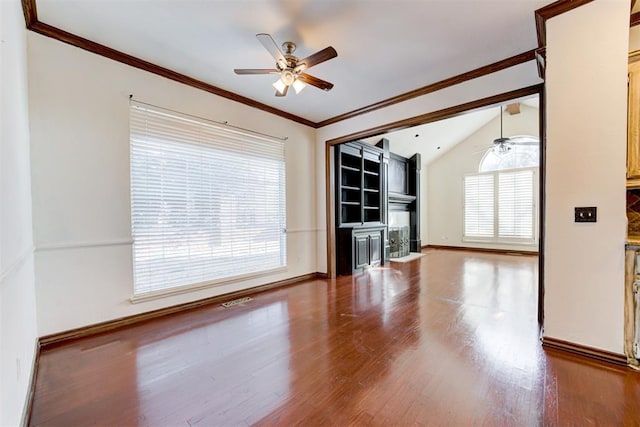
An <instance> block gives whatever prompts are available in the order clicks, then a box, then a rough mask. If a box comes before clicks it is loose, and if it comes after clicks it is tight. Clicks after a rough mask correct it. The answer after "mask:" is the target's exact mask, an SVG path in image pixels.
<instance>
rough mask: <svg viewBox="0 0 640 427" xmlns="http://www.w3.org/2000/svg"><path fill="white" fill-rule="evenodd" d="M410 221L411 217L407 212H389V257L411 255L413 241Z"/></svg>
mask: <svg viewBox="0 0 640 427" xmlns="http://www.w3.org/2000/svg"><path fill="white" fill-rule="evenodd" d="M409 220H410V215H409V212H407V211H391V212H389V246H390V253H389V256H390V257H391V258H400V257H403V256H407V255H409V252H410V249H409V243H410V240H411V236H410V227H409Z"/></svg>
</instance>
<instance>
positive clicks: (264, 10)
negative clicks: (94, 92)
mask: <svg viewBox="0 0 640 427" xmlns="http://www.w3.org/2000/svg"><path fill="white" fill-rule="evenodd" d="M25 1H26V2H27V3H29V2H32V3H34V4H35V6H36V8H37V19H38V21H39V22H41V23H44V24H48V25H49V26H52V27H55V28H56V29H59V30H63V31H65V32H68V33H71V34H72V35H74V36H79V37H81V38H83V39H87V40H89V41H91V42H95V43H98V44H100V45H104V46H107V47H109V48H112V49H115V50H117V51H119V52H122V53H125V54H128V55H131V56H133V57H136V58H139V59H142V60H144V61H148V62H150V63H152V64H155V65H158V66H160V67H163V68H166V69H168V70H171V71H175V72H177V73H180V74H182V75H185V76H188V77H190V78H193V79H196V80H198V81H201V82H204V83H205V84H208V85H212V86H215V87H217V88H220V89H222V90H224V91H228V92H230V93H233V94H237V95H239V96H241V97H246V98H249V99H251V100H255V101H257V102H258V103H261V104H264V105H266V106H268V107H271V108H274V109H277V110H280V111H283V112H285V113H289V114H291V115H294V116H298V117H301V118H303V119H306V120H308V121H310V122H314V123H318V122H323V121H326V120H328V119H331V118H334V117H336V116H340V115H342V114H345V113H348V112H351V111H354V110H358V109H360V108H362V107H365V106H368V105H371V104H375V103H378V102H380V101H383V100H386V99H388V98H392V97H395V96H398V95H401V94H404V93H407V92H410V91H412V90H415V89H417V88H421V87H424V86H427V85H430V84H433V83H435V82H439V81H441V80H443V79H446V78H449V77H452V76H456V75H459V74H463V73H466V72H468V71H470V70H474V69H477V68H479V67H483V66H486V65H489V64H493V63H495V62H498V61H501V60H503V59H506V58H510V57H513V56H516V55H519V54H522V53H523V52H528V51H531V50H533V49H535V48H536V47H537V46H538V42H537V38H536V26H535V19H534V11H535V10H537V9H539V8H541V7H543V6H545V5H546V4H548V3H549V0H455V1H452V0H422V1H419V0H342V1H338V0H260V1H258V0H208V1H203V0H162V1H136V0H37V1H35V2H34V0H25ZM257 33H269V34H271V35H272V36H273V38H274V39H275V40H276V42H278V43H281V42H284V41H293V42H295V43H296V44H297V50H296V55H297V56H299V57H305V56H307V55H310V54H312V53H314V52H316V51H318V50H320V49H323V48H325V47H326V46H333V47H334V48H335V49H336V51H337V52H338V57H337V58H334V59H331V60H329V61H327V62H324V63H322V64H319V65H317V66H315V67H313V68H311V69H310V70H308V73H309V74H312V75H314V76H316V77H318V78H321V79H323V80H327V81H330V82H332V83H333V84H334V85H335V86H334V88H333V89H332V90H331V91H329V92H324V91H322V90H319V89H316V88H314V87H307V88H305V89H304V90H303V91H302V92H300V94H295V93H294V92H293V91H290V93H289V94H288V96H286V97H275V96H274V89H273V87H272V86H271V84H272V83H273V82H274V81H275V80H277V76H275V75H245V76H239V75H236V74H234V72H233V69H234V68H273V67H274V65H275V64H274V62H275V61H274V59H273V58H272V56H271V55H270V54H269V53H268V52H267V51H266V50H265V49H264V47H263V46H262V45H261V44H260V43H259V42H258V40H257V39H256V37H255V35H256V34H257ZM528 63H529V64H530V67H532V68H533V69H535V67H536V64H535V61H529V62H528Z"/></svg>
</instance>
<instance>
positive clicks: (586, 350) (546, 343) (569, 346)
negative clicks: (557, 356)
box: [542, 337, 628, 366]
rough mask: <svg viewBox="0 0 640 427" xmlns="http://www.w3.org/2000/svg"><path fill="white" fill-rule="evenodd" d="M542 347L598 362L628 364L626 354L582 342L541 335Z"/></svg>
mask: <svg viewBox="0 0 640 427" xmlns="http://www.w3.org/2000/svg"><path fill="white" fill-rule="evenodd" d="M542 347H545V348H551V349H554V350H560V351H564V352H567V353H571V354H575V355H577V356H582V357H587V358H589V359H596V360H599V361H600V362H607V363H612V364H614V365H618V366H628V362H627V356H625V355H624V354H618V353H613V352H610V351H606V350H601V349H598V348H593V347H588V346H586V345H582V344H576V343H573V342H569V341H564V340H559V339H557V338H551V337H542Z"/></svg>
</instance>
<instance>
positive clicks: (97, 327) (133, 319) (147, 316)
mask: <svg viewBox="0 0 640 427" xmlns="http://www.w3.org/2000/svg"><path fill="white" fill-rule="evenodd" d="M324 276H325V274H324V273H309V274H304V275H302V276H296V277H291V278H289V279H284V280H279V281H277V282H271V283H267V284H264V285H260V286H256V287H253V288H249V289H243V290H240V291H236V292H230V293H227V294H223V295H217V296H215V297H210V298H204V299H199V300H197V301H191V302H187V303H183V304H178V305H173V306H170V307H165V308H160V309H158V310H152V311H147V312H145V313H140V314H134V315H132V316H126V317H121V318H118V319H114V320H108V321H106V322H100V323H96V324H93V325H88V326H83V327H81V328H76V329H71V330H69V331H64V332H59V333H55V334H51V335H46V336H43V337H40V338H39V340H38V342H39V346H40V348H41V349H44V348H47V347H50V346H54V345H58V344H61V343H65V342H68V341H71V340H75V339H78V338H84V337H88V336H91V335H96V334H100V333H102V332H107V331H112V330H114V329H119V328H123V327H126V326H130V325H133V324H136V323H140V322H144V321H147V320H151V319H155V318H158V317H163V316H168V315H170V314H175V313H180V312H183V311H187V310H191V309H194V308H198V307H202V306H205V305H210V304H221V303H223V302H225V301H230V300H234V299H237V298H242V297H246V296H249V295H255V294H258V293H261V292H264V291H268V290H270V289H274V288H279V287H284V286H291V285H295V284H298V283H300V282H304V281H306V280H314V279H323V278H324Z"/></svg>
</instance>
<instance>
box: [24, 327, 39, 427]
mask: <svg viewBox="0 0 640 427" xmlns="http://www.w3.org/2000/svg"><path fill="white" fill-rule="evenodd" d="M35 347H36V348H35V353H34V355H33V366H32V369H31V378H29V387H28V388H27V396H26V399H27V401H26V402H25V406H24V409H23V411H22V422H21V423H20V425H21V426H22V427H28V426H29V425H31V413H32V412H33V399H34V398H35V395H36V380H37V378H38V366H40V340H38V339H36V342H35Z"/></svg>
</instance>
